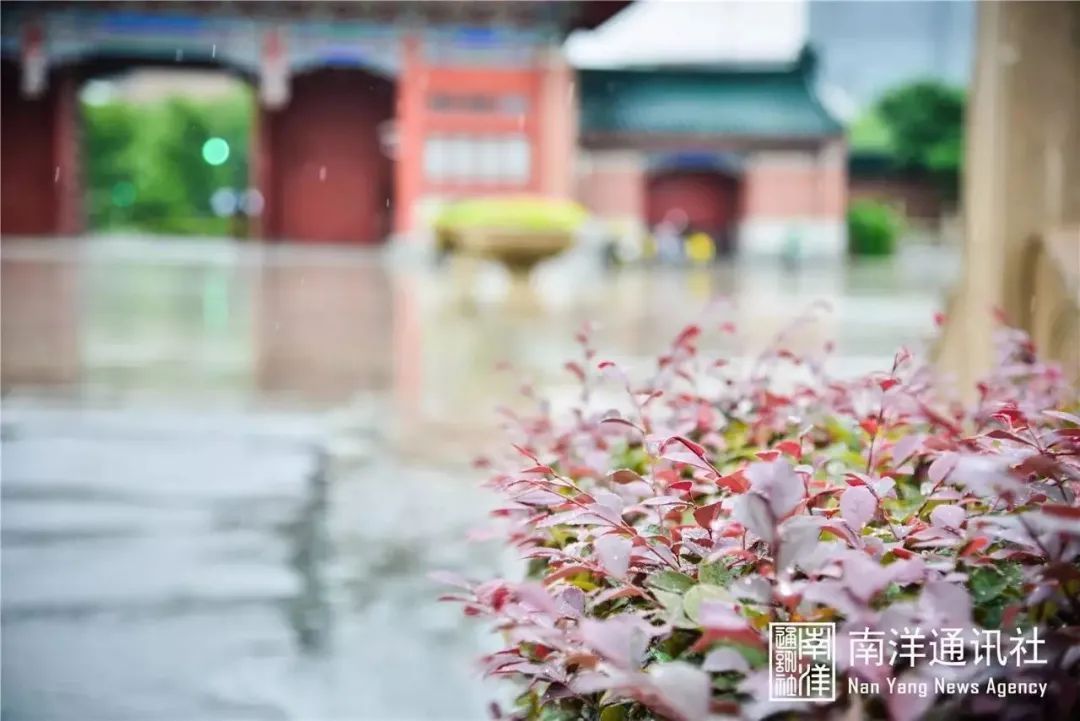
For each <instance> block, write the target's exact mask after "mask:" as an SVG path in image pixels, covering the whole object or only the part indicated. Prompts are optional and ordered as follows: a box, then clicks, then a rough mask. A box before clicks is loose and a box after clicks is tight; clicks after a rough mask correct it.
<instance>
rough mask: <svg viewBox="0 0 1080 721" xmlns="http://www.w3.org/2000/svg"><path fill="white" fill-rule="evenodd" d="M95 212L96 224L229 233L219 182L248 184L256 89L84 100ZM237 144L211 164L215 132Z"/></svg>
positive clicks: (89, 179)
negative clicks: (215, 202) (214, 205)
mask: <svg viewBox="0 0 1080 721" xmlns="http://www.w3.org/2000/svg"><path fill="white" fill-rule="evenodd" d="M82 111H83V132H84V145H83V148H84V163H85V165H84V172H85V179H86V188H87V214H88V217H89V221H90V227H91V228H93V229H94V230H135V231H147V232H158V233H176V234H197V235H226V234H228V233H229V229H230V222H231V221H230V219H229V218H219V217H217V216H215V215H214V213H213V211H212V209H211V205H210V198H211V196H212V195H213V193H214V191H215V190H217V189H218V188H222V187H229V188H233V189H236V190H242V189H244V188H247V187H248V147H249V137H250V133H251V116H252V112H253V105H252V97H251V93H250V91H249V90H248V89H247V88H243V89H241V90H238V92H237V93H236V95H235V97H233V96H229V97H225V98H220V99H215V100H212V101H194V100H188V99H185V98H169V99H167V100H163V101H160V102H153V103H139V104H134V103H128V102H115V101H114V102H106V103H103V104H90V103H85V102H84V103H83V105H82ZM211 137H220V138H223V139H224V140H225V141H226V142H227V143H228V144H229V157H228V159H227V160H226V161H225V162H224V163H223V164H221V165H217V166H214V165H210V164H209V163H207V162H206V161H205V160H203V156H202V147H203V144H204V143H205V142H206V140H207V139H208V138H211Z"/></svg>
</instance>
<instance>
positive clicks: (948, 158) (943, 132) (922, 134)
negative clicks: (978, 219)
mask: <svg viewBox="0 0 1080 721" xmlns="http://www.w3.org/2000/svg"><path fill="white" fill-rule="evenodd" d="M965 103H966V101H965V96H964V91H963V90H961V89H958V88H954V87H950V86H948V85H943V84H942V83H939V82H936V81H929V80H928V81H920V82H915V83H911V84H909V85H904V86H901V87H899V88H896V89H895V90H892V91H891V92H889V93H887V94H886V95H885V96H884V97H883V98H882V99H881V101H880V102H879V103H878V104H877V107H876V108H875V113H876V114H877V115H878V116H879V117H880V119H881V123H882V124H883V125H884V127H885V128H886V129H887V131H888V136H889V147H890V149H891V152H892V155H893V157H894V158H895V160H896V162H897V163H898V164H899V165H900V166H901V167H905V168H913V169H918V170H924V171H927V172H930V173H933V174H934V175H936V176H937V177H939V178H940V179H941V181H942V183H943V184H944V185H945V187H946V189H947V190H949V191H950V192H952V193H955V192H956V189H957V187H958V184H959V177H960V169H961V167H962V164H963V155H964V108H965Z"/></svg>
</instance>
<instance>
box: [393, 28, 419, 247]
mask: <svg viewBox="0 0 1080 721" xmlns="http://www.w3.org/2000/svg"><path fill="white" fill-rule="evenodd" d="M401 53H402V58H401V74H400V76H399V77H398V84H397V110H396V118H395V121H396V124H397V158H396V162H395V163H394V233H395V234H397V235H403V234H406V233H409V232H410V231H411V230H412V229H413V228H414V225H415V223H414V221H415V217H414V213H415V210H416V207H415V206H416V202H417V201H418V200H419V197H420V188H421V183H422V181H423V176H422V173H423V168H424V115H425V113H426V107H425V102H426V85H427V68H426V64H425V62H424V57H423V47H422V45H421V41H420V38H419V37H417V36H416V35H407V36H405V37H404V38H403V39H402V43H401Z"/></svg>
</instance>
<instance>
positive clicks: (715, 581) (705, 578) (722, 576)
mask: <svg viewBox="0 0 1080 721" xmlns="http://www.w3.org/2000/svg"><path fill="white" fill-rule="evenodd" d="M734 577H735V574H733V573H732V572H731V570H730V569H728V567H727V566H725V565H724V563H723V562H722V561H713V562H711V563H708V562H702V563H701V565H699V566H698V580H699V581H701V582H702V583H709V584H712V585H714V586H724V587H727V586H728V585H730V584H731V581H732V579H733V578H734Z"/></svg>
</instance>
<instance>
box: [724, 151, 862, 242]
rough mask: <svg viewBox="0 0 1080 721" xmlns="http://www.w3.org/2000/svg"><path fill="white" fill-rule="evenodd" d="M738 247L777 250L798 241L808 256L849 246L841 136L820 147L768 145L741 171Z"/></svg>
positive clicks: (749, 159) (845, 167) (845, 169)
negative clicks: (799, 148) (813, 150)
mask: <svg viewBox="0 0 1080 721" xmlns="http://www.w3.org/2000/svg"><path fill="white" fill-rule="evenodd" d="M742 204H743V205H742V224H741V227H740V229H739V252H740V253H741V254H745V255H751V256H753V255H762V256H774V255H779V254H782V253H784V252H788V251H789V249H790V248H791V247H792V246H793V245H794V243H796V242H797V243H798V252H799V255H801V256H806V257H826V258H839V257H841V256H843V255H844V253H845V252H846V250H847V234H846V227H845V222H844V215H845V212H846V209H847V165H846V162H845V150H844V145H843V142H842V141H832V142H830V143H828V144H827V145H826V146H825V147H823V148H822V149H821V150H820V151H818V152H816V153H809V152H795V151H783V152H773V151H766V152H760V153H756V154H754V155H752V156H750V157H749V158H748V160H747V162H746V165H745V168H744V173H743V188H742Z"/></svg>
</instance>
